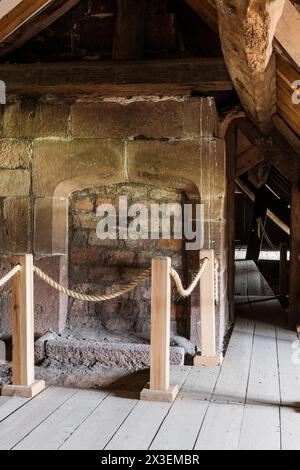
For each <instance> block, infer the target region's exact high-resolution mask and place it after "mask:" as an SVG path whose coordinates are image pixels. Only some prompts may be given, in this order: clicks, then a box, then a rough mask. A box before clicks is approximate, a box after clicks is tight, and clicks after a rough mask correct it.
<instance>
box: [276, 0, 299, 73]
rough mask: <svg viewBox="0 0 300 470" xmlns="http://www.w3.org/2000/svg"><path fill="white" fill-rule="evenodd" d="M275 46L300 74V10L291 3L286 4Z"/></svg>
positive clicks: (278, 27) (277, 31)
mask: <svg viewBox="0 0 300 470" xmlns="http://www.w3.org/2000/svg"><path fill="white" fill-rule="evenodd" d="M274 44H275V48H276V49H277V50H278V51H279V52H280V53H281V54H282V55H284V56H285V57H286V58H287V59H288V60H289V61H290V62H291V64H292V65H293V66H294V67H295V68H296V70H297V71H298V72H299V73H300V47H299V44H300V10H297V9H296V8H295V7H294V6H293V5H292V3H291V2H290V1H286V2H285V5H284V10H283V14H282V16H281V18H280V21H279V23H278V26H277V30H276V35H275V43H274Z"/></svg>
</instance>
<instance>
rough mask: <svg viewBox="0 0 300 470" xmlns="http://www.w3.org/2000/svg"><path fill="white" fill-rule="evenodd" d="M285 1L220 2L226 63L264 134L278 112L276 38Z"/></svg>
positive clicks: (269, 128)
mask: <svg viewBox="0 0 300 470" xmlns="http://www.w3.org/2000/svg"><path fill="white" fill-rule="evenodd" d="M284 3H285V0H217V2H216V4H217V10H218V23H219V33H220V38H221V43H222V49H223V53H224V58H225V62H226V65H227V68H228V71H229V73H230V76H231V79H232V81H233V84H234V86H235V89H236V91H237V93H238V95H239V97H240V100H241V102H242V104H243V106H244V108H245V109H246V111H247V112H248V114H249V116H250V117H251V119H252V120H253V121H254V122H255V123H256V124H257V125H258V127H259V128H260V129H261V130H262V131H263V132H264V133H266V134H267V133H268V132H269V131H270V130H271V129H272V127H273V123H272V117H273V115H274V114H275V113H276V74H275V70H276V69H275V67H276V65H275V58H274V57H273V56H272V52H273V39H274V34H275V30H276V27H277V24H278V21H279V19H280V17H281V15H282V12H283V8H284Z"/></svg>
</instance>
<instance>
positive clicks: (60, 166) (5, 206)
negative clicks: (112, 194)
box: [0, 96, 227, 345]
mask: <svg viewBox="0 0 300 470" xmlns="http://www.w3.org/2000/svg"><path fill="white" fill-rule="evenodd" d="M217 130H218V116H217V111H216V108H215V104H214V100H213V99H212V98H201V97H195V98H191V97H134V98H132V99H130V100H129V99H124V98H99V99H94V100H93V101H91V100H88V99H87V100H85V101H82V100H81V101H78V100H76V99H73V98H72V99H71V98H70V99H63V98H58V97H52V96H47V97H36V98H31V99H24V98H21V97H10V99H9V102H8V104H7V105H6V106H5V107H3V109H2V113H1V122H0V150H1V151H0V218H1V233H0V251H1V253H2V255H5V256H9V255H10V254H16V253H18V254H20V253H21V254H22V253H30V252H32V253H34V255H35V257H36V261H37V262H38V263H41V264H42V265H44V266H45V270H48V272H49V273H52V274H53V275H54V276H55V275H56V276H57V278H58V277H59V279H60V280H61V281H62V282H65V283H67V280H68V278H69V276H68V269H67V268H68V255H69V245H68V242H69V217H68V210H69V198H70V196H71V195H72V194H73V193H74V192H78V191H81V190H84V189H87V188H88V189H93V188H95V187H101V186H107V185H112V184H119V183H130V184H131V183H134V184H141V185H154V186H158V187H159V188H161V189H162V188H171V189H173V190H178V191H181V192H183V193H184V194H185V195H186V197H187V199H191V200H194V201H195V200H196V199H197V198H198V199H199V198H200V200H201V202H202V203H203V204H205V226H204V228H205V248H213V249H215V251H216V255H217V257H218V259H219V262H220V289H221V296H222V301H221V305H220V308H219V312H218V317H217V321H218V325H219V326H218V337H219V345H221V343H222V337H223V331H224V330H225V329H226V325H227V310H226V309H227V300H226V295H227V292H226V247H225V231H226V220H225V215H224V211H225V208H224V207H225V204H224V202H225V193H226V181H225V152H224V142H223V141H221V140H220V139H218V138H217ZM95 256H96V258H97V256H98V255H96V254H95ZM2 260H3V258H2ZM190 260H191V261H190V265H188V266H187V271H188V273H190V275H192V272H193V270H194V269H195V270H196V268H197V263H198V257H197V254H194V256H193V255H191V257H190ZM3 263H4V265H3V266H4V268H3V269H5V263H6V261H3ZM8 296H9V294H8V293H6V292H4V293H2V295H1V299H0V302H1V326H0V332H1V333H2V334H3V335H8V334H9V324H8V321H7V320H6V318H8V317H9V315H8V313H7V312H8V311H7V308H8V305H9V304H10V301H9V297H8ZM36 296H37V298H38V301H37V302H36V304H37V305H36V316H37V322H36V334H37V335H41V334H42V333H44V332H45V331H47V330H49V329H51V328H52V329H53V330H55V331H59V330H61V329H62V328H63V327H64V325H65V323H66V318H67V302H66V300H65V299H63V298H61V296H59V295H58V294H55V293H53V292H51V289H50V288H49V289H48V287H47V286H41V283H40V281H36ZM48 299H52V300H51V302H49V301H48ZM195 302H196V301H195ZM195 302H193V305H194V307H193V308H194V310H195V312H197V309H198V314H199V306H198V307H197V302H196V303H195Z"/></svg>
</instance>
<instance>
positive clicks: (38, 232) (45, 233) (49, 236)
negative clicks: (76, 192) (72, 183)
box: [34, 197, 68, 255]
mask: <svg viewBox="0 0 300 470" xmlns="http://www.w3.org/2000/svg"><path fill="white" fill-rule="evenodd" d="M34 250H35V253H36V254H39V255H51V254H61V255H66V254H67V253H68V201H67V199H63V198H49V197H46V198H37V199H36V200H35V208H34Z"/></svg>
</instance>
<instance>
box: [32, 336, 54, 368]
mask: <svg viewBox="0 0 300 470" xmlns="http://www.w3.org/2000/svg"><path fill="white" fill-rule="evenodd" d="M54 339H55V334H54V333H47V334H45V335H44V336H42V337H41V338H39V339H38V340H37V341H35V343H34V363H35V364H40V363H41V362H43V361H44V360H45V359H46V344H47V342H48V341H49V340H54Z"/></svg>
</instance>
